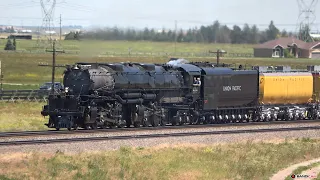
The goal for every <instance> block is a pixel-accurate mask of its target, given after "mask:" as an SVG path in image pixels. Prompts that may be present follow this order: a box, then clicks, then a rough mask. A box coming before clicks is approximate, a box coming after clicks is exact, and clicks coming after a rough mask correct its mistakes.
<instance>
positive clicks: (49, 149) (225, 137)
mask: <svg viewBox="0 0 320 180" xmlns="http://www.w3.org/2000/svg"><path fill="white" fill-rule="evenodd" d="M286 138H287V139H288V140H290V139H296V138H317V139H318V138H320V131H319V130H305V131H296V132H294V131H289V132H277V133H274V132H265V133H243V134H220V135H199V136H184V137H161V138H151V139H130V140H110V141H92V142H88V141H86V142H74V143H56V144H38V145H19V146H2V147H0V153H32V152H41V153H55V152H57V151H62V152H64V153H83V152H88V151H91V152H92V151H93V152H94V151H101V150H116V149H119V148H120V147H123V146H131V147H159V146H160V147H172V146H176V145H184V144H188V145H190V144H191V145H197V146H199V145H200V146H201V145H211V144H225V143H239V142H243V141H248V140H249V141H253V142H259V141H264V142H270V141H271V142H274V143H276V142H283V141H284V140H285V139H286Z"/></svg>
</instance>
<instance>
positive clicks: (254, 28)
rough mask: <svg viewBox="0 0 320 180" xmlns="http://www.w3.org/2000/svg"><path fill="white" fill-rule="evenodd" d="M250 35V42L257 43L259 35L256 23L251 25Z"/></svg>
mask: <svg viewBox="0 0 320 180" xmlns="http://www.w3.org/2000/svg"><path fill="white" fill-rule="evenodd" d="M250 34H251V37H250V43H251V44H257V43H259V40H260V37H259V29H258V28H257V26H256V25H253V26H252V28H251V33H250Z"/></svg>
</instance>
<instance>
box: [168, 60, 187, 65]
mask: <svg viewBox="0 0 320 180" xmlns="http://www.w3.org/2000/svg"><path fill="white" fill-rule="evenodd" d="M186 63H189V61H188V60H185V59H176V60H171V61H169V62H167V64H168V65H172V66H177V65H179V64H186Z"/></svg>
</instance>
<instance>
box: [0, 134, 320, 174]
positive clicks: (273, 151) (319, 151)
mask: <svg viewBox="0 0 320 180" xmlns="http://www.w3.org/2000/svg"><path fill="white" fill-rule="evenodd" d="M305 155H308V156H305ZM3 156H7V155H3ZM0 157H1V156H0ZM316 157H320V141H319V140H311V139H300V140H291V141H286V140H285V141H284V142H278V143H277V144H274V143H266V142H260V143H254V142H251V141H248V142H246V143H237V144H220V145H211V146H199V147H197V146H196V145H193V144H190V145H189V146H188V145H182V146H179V145H177V146H167V145H166V146H163V147H161V146H158V147H156V148H141V147H140V148H128V147H122V148H121V149H120V150H116V151H105V152H94V153H92V152H87V153H81V154H64V153H63V152H57V153H55V154H53V155H47V154H46V155H44V154H39V153H33V154H28V155H23V154H18V155H12V156H10V157H9V158H7V159H6V158H3V157H1V158H0V164H1V165H0V166H2V167H1V168H4V167H10V170H5V171H4V170H2V171H1V173H0V174H1V175H2V177H3V178H14V179H148V180H149V179H247V180H250V179H255V180H260V179H268V178H269V177H270V176H272V174H273V173H275V172H277V171H278V170H279V169H282V168H284V167H287V166H289V165H292V164H296V163H298V162H301V161H306V160H309V159H312V158H316ZM12 158H14V159H15V160H12ZM0 177H1V176H0Z"/></svg>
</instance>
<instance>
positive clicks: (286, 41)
mask: <svg viewBox="0 0 320 180" xmlns="http://www.w3.org/2000/svg"><path fill="white" fill-rule="evenodd" d="M294 44H296V45H297V46H298V48H301V49H304V48H305V46H306V44H307V43H306V42H304V41H301V40H299V39H296V38H293V37H283V38H278V39H275V40H271V41H267V42H265V43H262V44H259V45H257V46H256V47H255V48H256V49H274V48H275V47H277V46H281V47H282V48H285V49H286V48H287V47H288V46H292V45H294Z"/></svg>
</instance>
